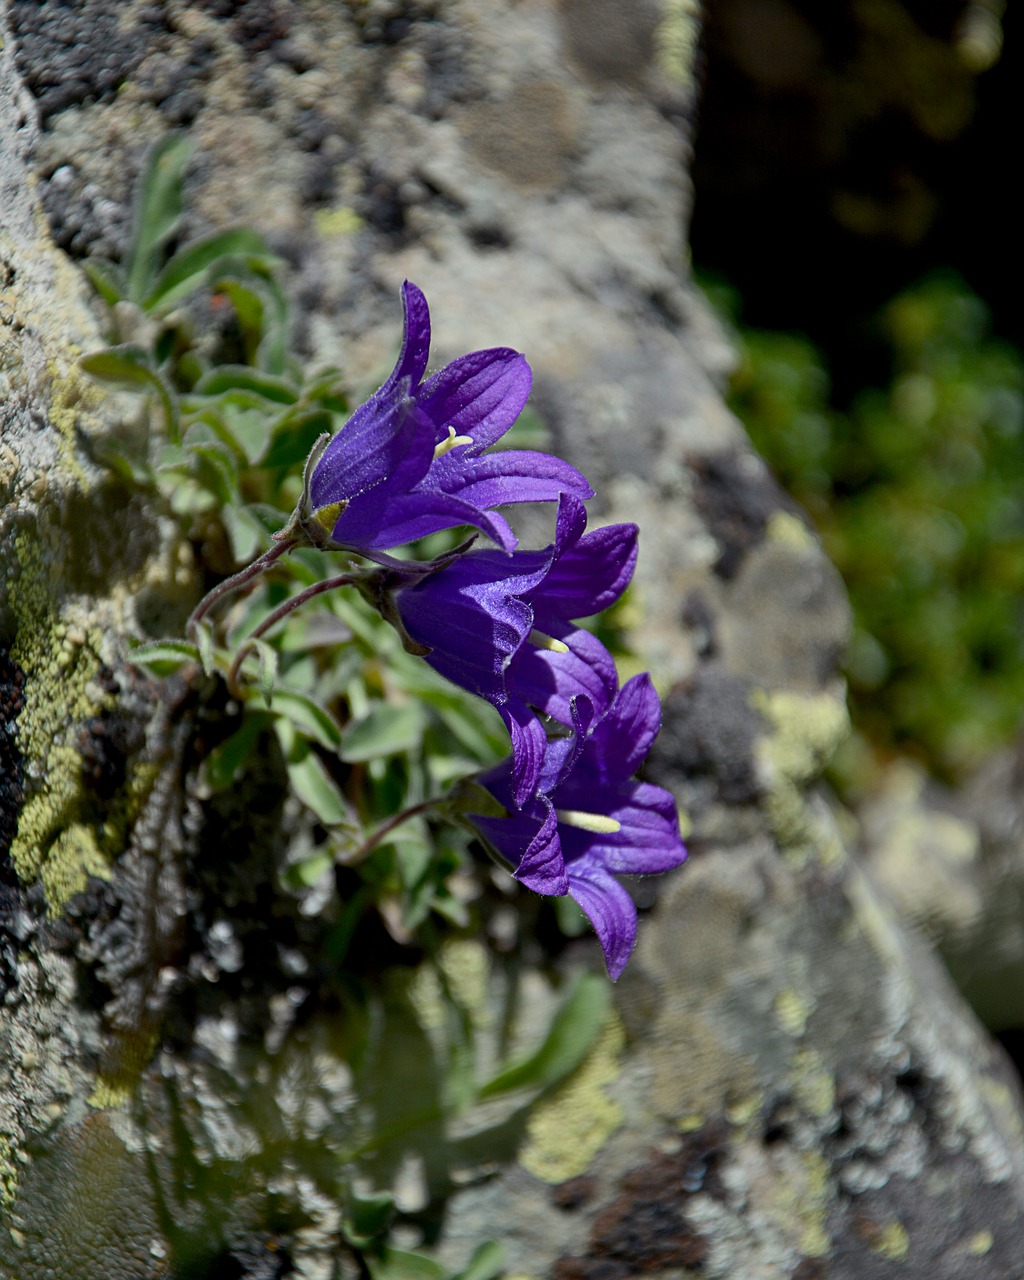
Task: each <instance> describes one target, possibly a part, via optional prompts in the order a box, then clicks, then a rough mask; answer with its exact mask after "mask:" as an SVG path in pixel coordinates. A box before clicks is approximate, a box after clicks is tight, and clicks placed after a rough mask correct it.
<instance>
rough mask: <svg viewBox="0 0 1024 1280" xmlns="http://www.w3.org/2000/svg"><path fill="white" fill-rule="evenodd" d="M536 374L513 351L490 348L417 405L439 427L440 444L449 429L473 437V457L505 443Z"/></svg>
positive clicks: (464, 361) (443, 374)
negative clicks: (483, 450) (491, 446)
mask: <svg viewBox="0 0 1024 1280" xmlns="http://www.w3.org/2000/svg"><path fill="white" fill-rule="evenodd" d="M532 382H533V374H532V373H531V371H530V366H529V365H528V364H527V363H526V357H525V356H523V355H520V353H519V352H518V351H512V350H511V349H510V348H509V347H491V348H489V349H488V350H486V351H472V352H470V354H469V355H465V356H460V357H459V358H458V359H457V360H453V361H452V362H451V364H449V365H445V367H444V368H443V369H442V370H441V371H440V372H439V373H435V374H434V375H433V377H431V378H428V379H427V381H426V382H425V383H424V384H423V386H422V387H421V388H420V390H419V393H418V395H417V397H416V399H417V400H418V401H419V404H420V407H421V408H422V409H423V410H424V411H425V412H426V413H428V414H429V415H430V417H431V419H432V420H433V422H434V423H435V425H436V427H437V435H436V440H437V441H441V440H443V439H444V438H445V437H446V436H447V435H448V427H449V426H452V427H454V428H455V432H456V434H457V435H460V436H472V437H473V444H472V446H469V445H467V446H460V448H459V449H457V450H454V451H453V452H462V449H463V448H472V450H473V452H477V451H478V450H480V449H484V448H486V447H487V445H489V444H493V443H494V441H495V440H500V439H501V437H502V436H503V435H504V434H505V432H506V431H507V430H508V429H509V427H511V425H512V423H513V422H515V420H516V418H518V417H519V414H520V413H521V412H522V408H523V405H524V404H526V401H527V399H528V397H529V395H530V386H531V384H532Z"/></svg>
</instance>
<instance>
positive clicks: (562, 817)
mask: <svg viewBox="0 0 1024 1280" xmlns="http://www.w3.org/2000/svg"><path fill="white" fill-rule="evenodd" d="M555 817H556V818H557V819H558V821H559V822H564V823H565V825H566V826H567V827H578V828H579V829H580V831H592V832H593V833H594V835H597V836H613V835H615V834H616V833H617V832H619V831H621V830H622V823H621V822H616V820H615V819H614V818H609V817H608V815H607V814H604V813H585V812H583V810H581V809H556V810H555Z"/></svg>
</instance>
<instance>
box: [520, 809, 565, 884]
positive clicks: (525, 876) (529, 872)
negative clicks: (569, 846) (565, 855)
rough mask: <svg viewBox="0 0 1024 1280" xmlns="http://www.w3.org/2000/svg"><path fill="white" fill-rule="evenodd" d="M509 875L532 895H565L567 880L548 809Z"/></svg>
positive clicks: (551, 813)
mask: <svg viewBox="0 0 1024 1280" xmlns="http://www.w3.org/2000/svg"><path fill="white" fill-rule="evenodd" d="M513 874H514V875H515V878H516V879H517V880H518V881H519V882H520V883H521V884H525V885H526V887H527V889H532V890H533V891H534V893H542V894H544V895H545V896H547V897H561V896H562V894H565V893H568V892H569V877H568V875H567V873H566V870H565V862H564V861H563V859H562V851H561V847H560V845H559V842H558V822H557V821H556V819H555V814H554V810H553V809H552V808H551V806H550V805H548V806H547V813H546V815H545V817H544V822H543V824H542V826H541V828H540V830H539V831H538V832H537V834H536V835H535V836H534V838H533V839H532V840H531V841H530V844H529V847H528V848H527V849H526V851H525V853H524V854H523V857H522V860H521V862H520V863H519V866H518V867H517V868H516V870H515V872H514V873H513Z"/></svg>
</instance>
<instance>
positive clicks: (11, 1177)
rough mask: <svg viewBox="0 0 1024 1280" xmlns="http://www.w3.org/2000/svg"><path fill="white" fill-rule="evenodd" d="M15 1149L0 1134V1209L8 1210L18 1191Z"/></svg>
mask: <svg viewBox="0 0 1024 1280" xmlns="http://www.w3.org/2000/svg"><path fill="white" fill-rule="evenodd" d="M14 1152H15V1148H14V1146H13V1144H12V1143H11V1140H10V1138H8V1137H7V1135H6V1134H5V1133H0V1208H3V1209H9V1208H10V1207H11V1205H12V1204H14V1199H15V1195H16V1193H17V1190H18V1170H17V1168H16V1167H15V1163H14V1161H15V1154H14Z"/></svg>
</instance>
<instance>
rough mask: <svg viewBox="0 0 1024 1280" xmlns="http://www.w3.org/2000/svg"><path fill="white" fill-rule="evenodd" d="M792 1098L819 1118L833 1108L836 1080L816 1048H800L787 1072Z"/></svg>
mask: <svg viewBox="0 0 1024 1280" xmlns="http://www.w3.org/2000/svg"><path fill="white" fill-rule="evenodd" d="M789 1085H790V1088H791V1090H792V1093H793V1100H794V1101H795V1102H796V1104H797V1106H799V1107H800V1108H801V1110H803V1111H805V1112H806V1113H807V1114H808V1115H811V1116H814V1118H815V1119H816V1120H821V1119H823V1118H824V1117H825V1116H827V1115H828V1114H829V1113H830V1112H831V1111H833V1110H834V1108H835V1104H836V1082H835V1077H834V1076H833V1074H832V1072H831V1071H829V1069H828V1067H827V1066H826V1065H825V1059H824V1058H823V1057H822V1055H821V1054H820V1053H819V1052H818V1050H817V1049H801V1050H800V1052H799V1053H798V1054H796V1055H795V1056H794V1058H793V1065H792V1068H791V1070H790V1073H789Z"/></svg>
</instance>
